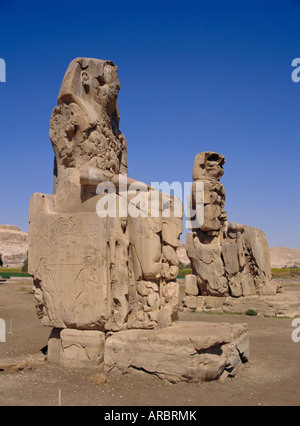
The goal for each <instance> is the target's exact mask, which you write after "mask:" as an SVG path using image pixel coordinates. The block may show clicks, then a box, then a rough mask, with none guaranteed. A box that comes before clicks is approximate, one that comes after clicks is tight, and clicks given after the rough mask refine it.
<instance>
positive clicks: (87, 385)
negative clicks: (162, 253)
mask: <svg viewBox="0 0 300 426" xmlns="http://www.w3.org/2000/svg"><path fill="white" fill-rule="evenodd" d="M294 289H295V288H294ZM30 290H31V283H30V282H28V281H27V282H26V281H10V280H8V281H0V318H3V319H4V320H5V321H6V325H7V331H8V332H10V331H11V333H7V341H6V343H0V405H1V406H5V405H18V406H21V405H24V406H30V405H33V406H37V405H47V406H49V405H54V406H55V405H58V402H59V400H58V396H59V390H60V391H61V404H62V405H75V406H77V405H81V406H85V405H86V406H92V405H102V406H152V407H153V406H160V407H166V406H184V407H187V406H207V405H213V406H216V405H227V406H228V405H234V406H237V405H273V406H275V405H299V404H300V363H299V359H300V342H299V343H294V342H293V341H292V338H291V333H292V331H293V327H292V320H291V319H285V318H263V317H248V316H245V315H216V314H203V313H202V314H196V313H181V314H180V319H181V320H191V321H209V322H229V323H235V322H239V323H240V322H244V323H247V324H248V327H249V333H250V361H249V362H248V363H247V364H245V366H244V367H243V369H242V370H241V371H240V372H239V373H238V375H237V376H236V377H235V378H233V379H227V380H226V381H225V382H211V383H206V384H183V383H181V384H175V385H170V384H167V383H164V382H163V381H161V380H160V379H158V378H156V377H152V376H148V375H145V374H141V375H137V376H135V377H120V378H118V379H116V380H114V382H110V383H105V384H103V383H102V384H101V381H99V378H98V380H96V381H95V380H94V379H93V377H94V375H95V373H94V372H92V371H80V370H66V369H64V368H62V367H60V366H55V365H49V364H41V365H38V364H37V363H36V364H35V365H34V367H32V368H26V364H24V363H26V361H28V360H30V359H31V358H32V355H33V354H38V353H39V352H40V350H41V349H42V348H43V347H44V346H45V345H47V340H48V336H49V334H50V329H48V328H45V327H43V326H42V325H41V323H40V321H39V320H38V318H37V316H36V313H35V307H34V296H33V294H32V293H31V292H30ZM3 364H5V365H7V364H19V365H20V369H19V370H16V371H14V370H10V371H7V370H5V371H1V365H3ZM22 365H23V366H22Z"/></svg>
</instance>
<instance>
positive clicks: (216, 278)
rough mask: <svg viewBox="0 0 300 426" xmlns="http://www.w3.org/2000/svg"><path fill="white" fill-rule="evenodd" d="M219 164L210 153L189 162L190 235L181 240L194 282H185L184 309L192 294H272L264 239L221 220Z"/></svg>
mask: <svg viewBox="0 0 300 426" xmlns="http://www.w3.org/2000/svg"><path fill="white" fill-rule="evenodd" d="M224 163H225V158H224V156H223V155H221V154H218V153H215V152H202V153H200V154H197V155H196V158H195V162H194V167H193V181H194V182H193V185H192V203H191V204H192V212H193V213H192V214H191V217H190V219H191V222H190V223H191V229H192V232H191V233H189V234H187V236H186V249H187V255H188V257H189V259H190V261H191V267H192V272H193V275H194V276H195V277H196V278H193V277H187V285H186V292H187V298H186V299H185V301H184V303H185V304H186V305H189V306H191V301H190V300H189V299H193V300H194V304H195V303H196V302H195V300H196V299H195V297H196V296H197V295H210V296H224V297H226V296H233V297H241V296H249V295H261V294H276V291H277V288H276V285H275V284H273V283H272V282H271V266H270V256H269V248H268V243H267V239H266V236H265V234H264V233H263V232H262V231H261V230H259V229H256V228H251V227H249V226H245V225H240V224H237V223H234V222H229V221H227V214H226V211H225V210H224V206H225V190H224V187H223V185H222V184H221V182H220V178H221V177H222V176H223V173H224V171H223V165H224ZM194 282H196V290H195V285H194V284H193V283H194ZM191 292H192V293H191ZM192 304H193V302H192ZM195 307H196V306H195Z"/></svg>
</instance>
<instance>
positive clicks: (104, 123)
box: [29, 58, 182, 331]
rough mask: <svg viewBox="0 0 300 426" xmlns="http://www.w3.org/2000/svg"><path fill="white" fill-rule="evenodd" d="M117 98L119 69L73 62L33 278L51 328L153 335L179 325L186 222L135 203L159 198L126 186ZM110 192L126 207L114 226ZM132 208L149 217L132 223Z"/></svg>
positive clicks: (33, 220)
mask: <svg viewBox="0 0 300 426" xmlns="http://www.w3.org/2000/svg"><path fill="white" fill-rule="evenodd" d="M119 89H120V83H119V79H118V74H117V67H116V65H114V64H113V63H112V62H110V61H105V60H98V59H88V58H77V59H74V60H73V61H72V62H71V64H70V65H69V68H68V70H67V72H66V74H65V77H64V79H63V82H62V86H61V89H60V92H59V95H58V105H57V106H56V107H55V108H54V110H53V113H52V116H51V123H50V133H49V135H50V139H51V142H52V146H53V150H54V153H55V167H54V191H53V195H45V194H34V195H33V196H32V198H31V202H30V214H29V216H30V217H29V220H30V230H29V244H30V247H29V270H30V273H31V274H32V276H33V278H34V285H35V294H36V300H37V311H38V316H39V318H40V319H41V320H42V322H43V323H44V324H45V325H47V326H51V327H54V328H58V329H64V328H72V329H78V330H101V331H110V330H111V331H118V330H124V329H127V328H142V329H155V328H160V327H165V326H168V325H171V324H172V321H173V320H174V318H176V316H177V307H178V284H177V283H176V276H177V274H178V261H177V257H176V253H175V250H176V248H177V246H178V245H179V236H180V234H181V232H182V217H180V216H179V217H178V216H177V217H175V216H174V215H173V216H172V217H169V218H168V217H164V216H165V215H162V212H163V211H164V209H165V205H164V202H162V199H161V198H162V194H161V193H160V197H158V200H159V204H158V206H157V211H158V213H159V214H158V215H157V216H156V217H152V215H151V212H150V210H149V208H148V207H147V206H146V207H145V206H141V205H139V204H138V203H137V202H135V200H134V198H135V197H136V196H137V193H140V191H142V193H143V195H144V199H146V200H148V199H151V196H154V194H155V192H158V191H155V189H154V188H151V187H150V186H148V185H145V184H142V183H141V182H136V181H134V180H133V179H130V178H128V176H127V174H128V173H127V146H126V139H125V137H124V135H123V134H122V133H121V131H120V130H119V119H120V117H119V111H118V105H117V97H118V92H119ZM120 182H121V183H120ZM124 182H125V183H124ZM108 183H109V184H110V185H113V188H115V194H113V195H115V201H116V205H117V207H119V206H120V205H121V204H122V205H123V211H122V214H121V215H120V214H118V213H119V210H118V209H117V212H116V213H117V214H116V215H112V217H111V216H110V215H109V214H107V215H106V216H104V217H102V216H101V214H100V213H102V212H99V204H98V203H99V201H101V199H102V200H103V197H105V196H107V193H106V192H107V191H101V185H102V184H103V185H104V188H106V186H105V185H107V184H108ZM131 184H136V186H137V188H138V191H132V186H131V192H130V191H128V192H127V190H128V189H130V185H131ZM99 185H100V190H99ZM120 185H121V186H122V187H123V188H120ZM124 186H125V192H126V194H125V193H124ZM165 195H166V194H165ZM163 198H164V197H163ZM170 200H171V201H170V203H171V202H172V197H170ZM124 203H125V204H124ZM124 206H125V207H124ZM132 207H134V208H135V209H136V211H137V212H138V213H139V212H141V213H143V214H141V215H136V216H137V217H134V218H133V217H131V216H130V214H128V213H129V212H130V209H132ZM171 210H172V209H171ZM124 213H125V214H124Z"/></svg>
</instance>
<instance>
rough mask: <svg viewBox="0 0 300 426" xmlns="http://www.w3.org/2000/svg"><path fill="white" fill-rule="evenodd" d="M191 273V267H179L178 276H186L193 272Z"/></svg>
mask: <svg viewBox="0 0 300 426" xmlns="http://www.w3.org/2000/svg"><path fill="white" fill-rule="evenodd" d="M191 273H192V269H191V268H183V269H179V274H178V276H177V278H184V277H185V276H186V275H187V274H191Z"/></svg>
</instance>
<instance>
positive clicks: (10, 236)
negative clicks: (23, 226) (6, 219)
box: [0, 225, 28, 268]
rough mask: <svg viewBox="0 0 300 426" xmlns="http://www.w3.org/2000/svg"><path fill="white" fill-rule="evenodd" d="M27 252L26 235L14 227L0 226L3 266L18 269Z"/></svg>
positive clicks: (0, 247)
mask: <svg viewBox="0 0 300 426" xmlns="http://www.w3.org/2000/svg"><path fill="white" fill-rule="evenodd" d="M27 251H28V234H27V233H26V232H23V231H21V230H20V229H19V228H18V227H17V226H15V225H0V253H1V254H2V260H3V264H4V266H7V267H10V268H19V267H21V266H22V265H23V262H24V260H25V259H26V256H27Z"/></svg>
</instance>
